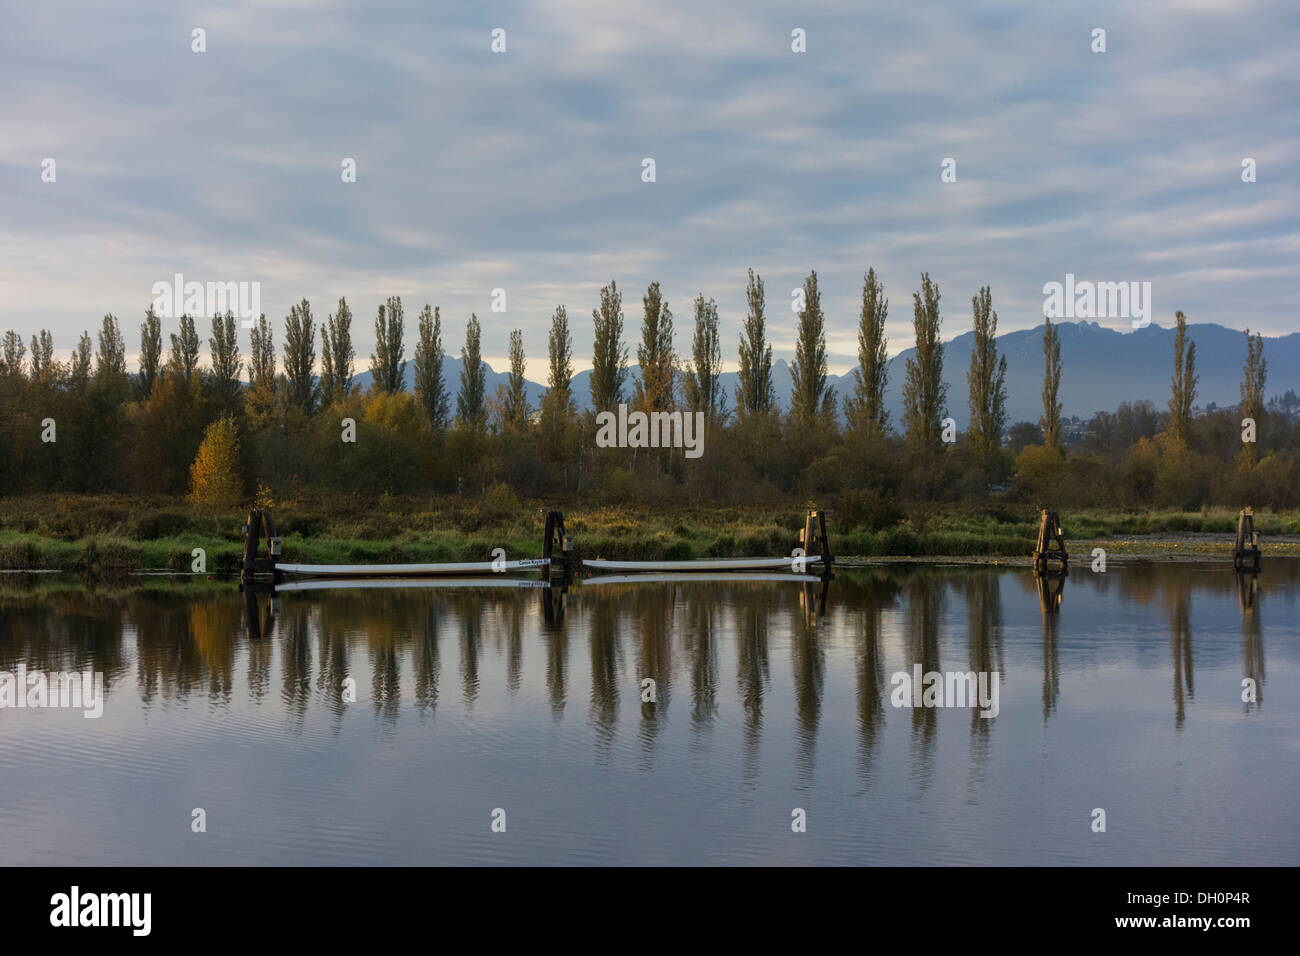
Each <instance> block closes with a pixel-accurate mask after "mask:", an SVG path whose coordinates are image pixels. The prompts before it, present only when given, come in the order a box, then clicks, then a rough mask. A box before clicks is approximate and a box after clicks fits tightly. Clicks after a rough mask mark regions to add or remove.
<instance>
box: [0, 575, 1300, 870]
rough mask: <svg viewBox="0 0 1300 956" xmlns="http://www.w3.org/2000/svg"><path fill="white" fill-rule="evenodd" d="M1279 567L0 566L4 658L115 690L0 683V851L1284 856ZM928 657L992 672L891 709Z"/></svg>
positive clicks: (1282, 859)
mask: <svg viewBox="0 0 1300 956" xmlns="http://www.w3.org/2000/svg"><path fill="white" fill-rule="evenodd" d="M1058 589H1059V594H1058V593H1057V591H1058ZM1297 595H1300V561H1296V560H1286V559H1274V560H1270V561H1268V562H1267V564H1266V566H1265V570H1264V573H1263V574H1262V575H1260V576H1259V578H1258V579H1252V578H1249V577H1247V578H1238V577H1237V576H1236V575H1234V574H1233V572H1232V570H1231V566H1230V565H1224V564H1222V563H1217V564H1209V563H1205V564H1194V563H1190V564H1189V563H1178V564H1153V563H1144V562H1137V561H1130V562H1119V561H1115V560H1112V561H1111V563H1110V565H1109V569H1108V570H1107V571H1106V572H1105V573H1104V574H1092V573H1090V572H1089V571H1088V570H1087V569H1086V568H1084V569H1083V570H1081V571H1076V572H1075V573H1074V574H1073V575H1072V576H1071V577H1069V578H1068V579H1067V580H1066V581H1064V582H1044V581H1041V580H1038V579H1035V578H1034V577H1033V576H1032V575H1031V574H1030V573H1029V572H1028V571H1026V570H1022V569H1006V568H972V567H954V568H947V567H899V566H891V567H888V568H880V569H873V570H852V571H851V570H841V571H838V572H837V576H836V578H835V580H834V581H832V582H831V583H830V585H829V587H828V588H827V589H826V591H825V593H823V590H822V587H821V585H820V584H804V583H798V582H792V581H784V580H783V581H778V582H765V581H764V582H758V581H739V582H738V581H720V582H713V581H695V580H691V581H671V582H649V581H644V582H636V583H626V584H621V583H606V584H595V583H592V582H590V581H584V582H578V583H576V584H575V585H574V586H573V587H571V588H570V589H569V590H568V591H567V592H565V593H562V592H561V591H560V590H559V589H551V590H543V589H540V588H526V589H523V588H521V589H514V588H502V587H494V588H472V587H471V588H433V587H415V588H400V589H358V590H333V589H326V590H315V591H302V592H287V593H279V594H277V595H276V596H275V597H274V599H273V598H272V597H271V596H270V595H269V594H251V595H244V594H241V593H240V592H239V589H238V586H237V585H234V584H218V583H205V584H197V585H196V584H179V583H171V582H168V581H166V580H162V581H154V582H149V583H147V584H146V585H144V586H138V587H133V588H130V589H125V590H123V589H109V588H99V589H95V590H86V589H84V588H79V587H72V586H69V585H68V583H67V582H50V581H45V582H43V583H39V584H24V583H22V582H19V581H14V580H10V581H8V582H5V583H3V584H0V671H8V672H14V671H15V670H16V669H17V668H18V667H19V666H22V667H25V668H26V669H28V670H29V671H33V670H43V671H48V672H55V671H70V670H73V669H77V670H82V669H87V670H91V671H101V672H102V673H103V674H104V678H105V682H106V685H107V686H106V700H105V703H104V711H103V716H102V717H100V718H98V719H86V718H84V717H83V716H82V714H81V711H79V710H74V709H44V710H33V709H30V708H25V709H12V708H6V709H0V770H2V771H3V780H4V787H3V795H2V796H0V865H13V864H247V863H252V864H440V863H597V862H598V863H627V864H641V863H688V864H693V863H833V864H1020V863H1025V864H1049V863H1083V864H1157V865H1172V864H1180V865H1181V864H1218V863H1224V864H1261V863H1263V864H1295V863H1298V862H1300V811H1297V800H1296V794H1297V793H1300V759H1298V758H1300V732H1298V731H1297V727H1298V726H1300V724H1298V722H1297V718H1298V717H1300V691H1298V690H1297V682H1296V676H1297V661H1298V660H1300V650H1298V648H1300V619H1298V617H1297V613H1296V611H1297V608H1296V604H1297ZM246 599H247V600H246ZM917 664H919V665H921V667H922V669H923V670H924V671H961V672H966V671H972V672H985V673H989V674H992V673H993V672H996V673H997V675H998V676H997V681H998V684H997V686H998V713H997V715H996V716H995V717H991V718H984V717H981V716H979V711H978V710H977V709H976V708H972V707H951V708H942V709H941V708H924V707H917V708H910V709H909V708H902V707H895V706H893V703H892V702H891V693H892V692H893V690H894V684H893V683H892V676H893V675H894V674H895V673H896V672H899V671H903V672H907V673H908V674H910V673H911V672H912V669H913V667H914V665H917ZM646 678H649V679H651V680H653V681H654V696H655V700H654V701H653V702H646V701H643V699H642V698H643V694H644V693H645V690H646V688H647V686H648V685H646V684H644V683H643V681H644V680H645V679H646ZM1244 679H1249V680H1250V681H1252V682H1253V684H1254V687H1255V689H1256V690H1255V697H1256V699H1255V700H1254V701H1243V699H1242V695H1243V680H1244ZM349 680H350V681H351V683H348V681H349ZM348 687H354V688H355V697H356V699H355V702H350V701H345V700H344V696H345V694H344V691H345V689H346V688H348ZM195 808H202V809H203V811H204V813H205V815H206V827H207V829H206V832H204V833H195V832H192V828H191V821H192V814H193V810H194V809H195ZM796 808H798V809H800V810H802V811H803V816H804V818H805V819H806V832H803V833H795V832H792V827H791V823H792V820H793V819H794V816H793V813H794V811H795V810H796ZM1096 808H1101V809H1104V810H1105V812H1106V832H1105V833H1096V832H1093V829H1092V823H1093V818H1094V813H1093V811H1094V809H1096ZM498 810H501V811H504V818H505V823H506V831H505V832H504V833H499V832H493V829H492V824H493V819H494V811H498ZM496 816H497V818H498V819H499V818H500V817H501V814H499V813H498V814H496Z"/></svg>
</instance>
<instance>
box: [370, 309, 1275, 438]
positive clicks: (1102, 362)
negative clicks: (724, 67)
mask: <svg viewBox="0 0 1300 956" xmlns="http://www.w3.org/2000/svg"><path fill="white" fill-rule="evenodd" d="M1057 328H1058V329H1059V330H1060V340H1061V391H1060V401H1061V404H1062V414H1063V415H1064V416H1066V417H1067V418H1068V417H1070V416H1078V417H1080V418H1088V417H1090V416H1091V415H1093V414H1094V413H1096V412H1099V411H1113V410H1114V409H1115V408H1116V407H1118V406H1119V404H1120V403H1121V402H1135V401H1141V400H1146V401H1150V402H1152V403H1154V404H1155V405H1156V407H1157V408H1163V407H1164V406H1165V405H1166V403H1167V402H1168V400H1169V385H1170V379H1171V378H1172V376H1173V367H1174V330H1173V329H1172V328H1163V327H1161V326H1159V325H1155V324H1152V325H1149V326H1147V327H1146V328H1142V329H1136V330H1132V331H1124V332H1120V331H1117V330H1115V329H1110V328H1106V327H1103V326H1102V325H1100V324H1099V323H1097V322H1086V321H1084V322H1062V323H1060V325H1058V326H1057ZM1187 338H1188V340H1189V341H1191V342H1195V343H1196V374H1197V376H1198V378H1199V382H1198V385H1197V395H1196V404H1197V405H1200V406H1205V405H1208V404H1209V403H1211V402H1213V403H1214V404H1216V405H1235V404H1236V403H1237V402H1238V401H1239V400H1240V385H1241V377H1242V365H1243V364H1244V363H1245V360H1246V337H1245V335H1244V334H1243V333H1242V332H1239V331H1237V330H1235V329H1229V328H1226V327H1225V326H1222V325H1215V324H1211V323H1206V324H1201V325H1189V326H1188V327H1187ZM974 342H975V333H974V332H963V333H962V334H961V335H958V336H957V337H956V338H953V339H950V340H948V341H947V342H945V343H944V355H943V366H944V381H945V383H946V384H947V386H948V412H949V414H950V415H951V416H952V418H953V419H954V420H955V421H956V422H957V427H958V428H960V429H964V428H965V427H966V422H967V418H968V417H969V415H968V407H967V396H968V394H969V388H968V386H967V383H966V373H967V370H968V369H969V368H970V356H971V350H972V348H973V346H974ZM997 346H998V353H999V354H1000V355H1005V356H1006V359H1007V378H1006V389H1007V422H1008V424H1010V423H1014V422H1018V421H1037V420H1038V418H1039V416H1040V415H1041V413H1042V388H1043V326H1041V325H1040V326H1037V327H1035V328H1032V329H1025V330H1021V331H1017V332H1007V333H1006V334H1004V335H1000V336H998V339H997ZM915 351H916V350H915V349H913V348H909V349H905V350H904V351H902V352H900V353H899V354H898V355H896V356H894V357H893V358H892V359H890V360H889V379H888V385H887V387H886V391H885V400H886V407H887V408H888V410H889V414H890V422H891V424H892V425H893V426H894V427H895V428H898V427H900V426H901V424H902V416H903V409H902V405H903V382H904V380H905V378H906V375H907V371H906V368H907V365H906V363H907V360H908V359H909V358H911V357H912V356H913V355H914V354H915ZM1264 358H1265V360H1266V361H1267V362H1268V384H1267V388H1266V389H1265V393H1266V394H1267V395H1269V396H1272V395H1275V394H1281V393H1282V392H1284V391H1286V390H1287V389H1297V390H1300V333H1297V332H1293V333H1291V334H1290V335H1284V336H1275V337H1273V338H1268V337H1265V339H1264ZM484 366H485V367H486V369H487V394H488V395H489V396H490V395H492V394H493V393H495V391H496V388H497V386H498V385H505V384H506V383H507V382H508V380H509V376H508V375H507V374H506V373H505V372H498V371H496V370H494V369H493V368H492V367H491V366H490V365H487V363H486V362H485V363H484ZM460 371H461V360H460V358H459V357H453V356H451V355H448V356H446V357H444V359H443V380H444V382H445V385H446V388H447V391H448V393H449V394H450V395H451V397H452V410H453V412H454V411H455V396H456V392H457V390H458V389H459V387H460ZM639 375H640V370H639V368H638V367H637V366H636V365H629V366H628V374H627V377H626V379H625V384H624V392H625V394H626V395H628V396H629V397H630V396H631V393H632V390H633V383H634V382H635V381H636V379H637V378H638V377H639ZM370 379H371V375H370V372H369V371H365V372H361V373H359V374H358V375H357V376H356V379H355V381H356V384H357V385H358V386H360V387H363V388H364V387H367V386H369V384H370ZM739 381H740V376H739V373H737V372H724V373H722V376H721V385H722V389H723V393H724V394H725V395H726V396H727V407H728V408H734V407H735V392H736V386H737V385H738V384H739ZM772 381H773V385H774V391H775V394H776V401H777V405H778V406H779V407H780V408H781V410H782V411H785V410H787V409H789V407H790V397H791V392H792V390H793V385H792V383H791V378H790V365H789V363H788V362H787V361H786V360H785V359H776V360H775V361H774V362H773V363H772ZM413 383H414V363H412V362H410V361H408V362H407V365H406V387H407V388H408V389H411V388H413ZM829 384H830V385H831V386H832V387H834V388H835V391H836V396H837V399H838V405H839V407H840V411H841V415H842V412H843V399H844V397H845V396H847V395H851V394H852V393H853V387H854V379H853V371H852V370H850V371H849V372H846V373H845V374H844V375H831V376H829ZM545 391H546V386H545V385H542V384H539V383H537V382H534V381H531V380H530V381H528V382H527V393H528V400H529V401H530V402H531V403H532V405H533V407H534V408H536V407H537V406H538V405H539V404H540V402H541V398H542V395H543V394H544V393H545ZM573 395H574V400H575V401H576V402H577V404H578V407H579V408H582V409H589V408H590V407H591V371H590V370H586V371H582V372H579V373H578V374H576V375H575V376H574V377H573Z"/></svg>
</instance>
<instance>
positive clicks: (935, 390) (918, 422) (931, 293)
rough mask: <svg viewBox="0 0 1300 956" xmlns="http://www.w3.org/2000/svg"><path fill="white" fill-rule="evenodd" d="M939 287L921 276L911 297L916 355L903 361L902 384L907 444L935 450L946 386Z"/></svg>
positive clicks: (928, 277)
mask: <svg viewBox="0 0 1300 956" xmlns="http://www.w3.org/2000/svg"><path fill="white" fill-rule="evenodd" d="M939 299H940V293H939V286H938V285H936V284H935V283H934V282H932V281H931V280H930V274H929V273H928V272H923V273H921V290H920V291H919V292H914V293H912V329H913V331H914V333H915V335H916V353H915V355H913V356H912V357H910V358H908V360H907V378H906V380H905V381H904V383H903V422H904V425H905V426H906V429H907V437H908V440H909V441H911V442H912V443H914V444H916V445H918V446H920V447H925V448H938V447H939V445H940V442H941V439H942V433H941V431H940V427H941V419H942V418H943V415H944V412H945V411H946V405H947V401H948V386H947V384H945V383H944V380H943V342H942V341H941V340H940V338H939V328H940V326H941V325H942V321H943V320H942V319H941V318H940V315H939Z"/></svg>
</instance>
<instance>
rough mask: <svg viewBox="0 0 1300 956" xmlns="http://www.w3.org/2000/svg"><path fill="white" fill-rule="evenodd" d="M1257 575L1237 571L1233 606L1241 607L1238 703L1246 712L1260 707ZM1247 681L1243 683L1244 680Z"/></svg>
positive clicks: (1261, 676) (1261, 645)
mask: <svg viewBox="0 0 1300 956" xmlns="http://www.w3.org/2000/svg"><path fill="white" fill-rule="evenodd" d="M1259 590H1260V588H1259V574H1257V573H1251V572H1249V571H1245V572H1239V573H1238V574H1237V605H1238V607H1239V608H1240V609H1241V658H1242V671H1243V683H1244V684H1245V686H1243V687H1242V691H1243V693H1242V697H1243V700H1242V705H1243V707H1244V709H1245V711H1246V713H1251V712H1252V711H1254V710H1256V709H1257V708H1259V707H1263V706H1264V678H1265V673H1264V629H1263V627H1262V626H1261V624H1260V613H1259ZM1247 681H1248V682H1249V683H1245V682H1247Z"/></svg>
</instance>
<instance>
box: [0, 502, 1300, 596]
mask: <svg viewBox="0 0 1300 956" xmlns="http://www.w3.org/2000/svg"><path fill="white" fill-rule="evenodd" d="M827 506H828V507H830V508H831V516H830V521H829V531H830V539H831V545H832V548H833V550H834V552H835V555H836V558H837V560H838V561H839V562H840V563H841V564H842V565H843V566H846V567H847V566H850V565H852V564H858V563H861V564H875V563H883V562H895V561H918V560H920V561H927V562H957V563H981V564H985V563H988V564H1022V563H1024V564H1027V563H1028V556H1029V552H1030V551H1032V549H1033V546H1034V542H1035V540H1036V537H1037V533H1038V515H1037V512H1036V511H1035V510H1034V509H1033V508H1031V507H1030V506H1027V505H1019V504H1006V503H999V504H997V505H992V506H987V507H976V506H964V507H960V508H948V509H941V508H938V507H935V506H934V505H929V504H926V505H902V506H892V507H888V508H884V507H882V508H878V509H863V508H861V507H850V506H845V507H843V508H835V507H834V503H827ZM549 507H560V508H562V509H563V510H564V511H565V521H566V525H567V530H568V532H569V533H570V534H571V535H573V538H574V545H575V550H576V553H577V556H578V557H603V558H616V559H624V560H680V559H687V558H706V557H745V556H767V555H785V554H789V553H790V551H791V549H793V548H794V547H795V546H796V544H797V543H798V534H799V531H800V530H801V529H802V527H803V519H804V511H803V509H802V508H799V507H792V508H770V507H768V508H752V509H739V508H705V507H692V506H683V507H681V508H678V509H673V511H672V512H671V513H665V512H663V511H659V510H653V509H650V508H631V507H624V508H596V509H584V508H582V507H580V506H577V505H574V506H572V507H568V508H565V507H564V506H563V505H562V504H557V503H545V504H543V503H540V502H519V501H518V500H515V499H514V498H513V496H511V495H509V493H508V492H503V491H500V490H498V491H497V492H496V493H494V494H489V495H488V496H485V497H484V498H482V499H476V500H467V499H461V498H456V497H446V498H438V499H429V498H384V497H380V498H359V497H356V498H354V497H339V496H331V497H328V498H326V497H319V498H314V497H307V496H305V497H303V498H302V499H300V500H298V501H294V502H282V503H275V502H273V503H272V512H273V514H274V516H275V520H276V525H277V530H278V531H279V533H280V536H281V538H282V540H283V555H284V557H283V560H285V561H292V562H305V563H313V564H333V563H384V562H393V563H400V562H435V561H475V560H478V561H485V560H490V559H491V558H492V552H493V550H494V549H496V548H504V549H505V550H506V553H507V555H508V556H509V557H511V558H515V557H535V556H537V555H538V554H540V553H541V546H542V527H543V517H544V509H545V508H549ZM244 518H245V512H243V511H242V510H234V509H232V510H230V511H223V512H212V511H197V510H195V509H192V508H191V507H190V506H189V505H188V504H186V503H185V502H184V500H183V499H176V498H144V497H135V496H81V495H39V496H22V497H9V498H3V499H0V570H20V569H54V570H62V571H71V572H74V573H78V574H84V575H86V576H90V577H96V576H101V575H107V574H113V573H122V572H128V571H148V570H153V571H173V572H189V571H191V570H193V564H194V560H195V559H194V557H193V552H194V550H195V549H202V550H203V554H204V558H205V568H206V570H207V571H208V572H209V573H215V574H223V573H232V572H234V571H235V570H236V569H237V568H238V564H239V561H240V558H241V555H242V551H243V537H242V531H241V529H242V526H243V522H244ZM1062 523H1063V526H1064V528H1065V532H1066V537H1067V539H1068V541H1069V544H1070V550H1071V552H1072V553H1073V554H1075V555H1077V558H1076V560H1077V561H1083V560H1085V558H1086V559H1087V560H1089V561H1090V560H1091V557H1090V556H1091V552H1092V549H1093V548H1095V547H1101V548H1104V549H1105V550H1106V552H1107V556H1108V557H1110V556H1126V557H1134V558H1139V557H1141V558H1160V559H1178V558H1181V557H1188V558H1204V557H1207V556H1210V557H1213V556H1223V557H1224V558H1225V559H1227V560H1230V559H1231V549H1232V540H1233V535H1234V534H1235V531H1236V512H1235V511H1231V510H1228V509H1208V510H1206V511H1201V512H1137V513H1127V514H1121V513H1102V512H1096V511H1078V512H1071V511H1069V510H1068V509H1067V510H1064V511H1062ZM1256 530H1258V531H1259V533H1260V536H1261V540H1262V546H1263V552H1264V555H1265V556H1266V557H1268V556H1279V555H1300V512H1286V513H1268V512H1261V513H1260V514H1258V515H1257V516H1256Z"/></svg>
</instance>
